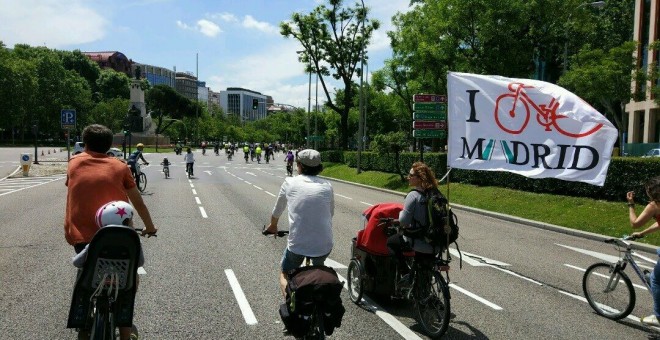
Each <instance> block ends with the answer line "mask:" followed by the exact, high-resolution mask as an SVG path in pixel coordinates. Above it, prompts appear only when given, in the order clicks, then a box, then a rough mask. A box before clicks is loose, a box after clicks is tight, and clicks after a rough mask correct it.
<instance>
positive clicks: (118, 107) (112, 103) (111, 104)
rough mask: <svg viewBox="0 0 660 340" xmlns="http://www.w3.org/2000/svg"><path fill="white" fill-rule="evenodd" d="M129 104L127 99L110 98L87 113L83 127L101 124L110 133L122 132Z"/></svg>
mask: <svg viewBox="0 0 660 340" xmlns="http://www.w3.org/2000/svg"><path fill="white" fill-rule="evenodd" d="M129 104H130V102H129V100H128V99H123V98H112V99H109V100H107V101H102V102H100V103H98V104H96V106H95V107H94V108H93V109H92V110H91V111H90V112H89V115H87V117H86V119H85V122H84V124H81V125H83V126H86V125H88V124H92V123H95V124H102V125H105V126H107V127H108V128H110V130H112V131H115V132H117V131H122V129H123V127H124V121H125V119H126V108H127V107H128V106H129Z"/></svg>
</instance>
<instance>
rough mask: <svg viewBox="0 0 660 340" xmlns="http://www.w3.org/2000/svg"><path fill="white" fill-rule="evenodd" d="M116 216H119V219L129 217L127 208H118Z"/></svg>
mask: <svg viewBox="0 0 660 340" xmlns="http://www.w3.org/2000/svg"><path fill="white" fill-rule="evenodd" d="M116 214H117V215H119V217H121V218H124V215H127V213H126V208H117V213H116Z"/></svg>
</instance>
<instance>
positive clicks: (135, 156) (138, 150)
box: [126, 143, 149, 186]
mask: <svg viewBox="0 0 660 340" xmlns="http://www.w3.org/2000/svg"><path fill="white" fill-rule="evenodd" d="M143 149H144V144H142V143H138V144H137V145H136V146H135V151H133V152H132V153H131V155H130V156H128V161H127V162H126V163H127V164H128V165H129V166H130V167H131V173H132V174H133V177H135V183H137V184H138V186H140V174H138V173H137V165H136V163H137V161H138V160H140V159H141V160H142V162H143V163H144V165H149V162H147V160H146V159H144V155H142V150H143Z"/></svg>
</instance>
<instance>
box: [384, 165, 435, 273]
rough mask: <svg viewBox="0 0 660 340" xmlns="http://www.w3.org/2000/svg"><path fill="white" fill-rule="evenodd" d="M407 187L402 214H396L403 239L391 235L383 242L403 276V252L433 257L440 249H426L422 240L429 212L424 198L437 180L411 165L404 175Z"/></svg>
mask: <svg viewBox="0 0 660 340" xmlns="http://www.w3.org/2000/svg"><path fill="white" fill-rule="evenodd" d="M408 185H409V186H411V187H413V190H411V191H410V192H409V193H408V195H406V198H405V200H404V203H403V210H401V212H400V213H399V224H400V225H401V227H402V228H403V229H404V232H403V235H401V234H398V233H397V234H394V235H392V236H390V237H388V238H387V248H388V250H389V252H390V255H391V256H394V257H395V258H396V260H397V264H398V266H399V273H401V275H405V274H407V273H408V271H409V268H408V266H407V265H406V263H405V258H404V256H403V251H404V250H406V249H410V248H412V249H413V250H414V251H415V252H419V253H425V254H437V253H439V252H440V251H442V249H441V247H434V246H432V245H430V244H429V243H428V242H427V240H426V238H425V237H424V233H423V232H422V230H423V229H426V228H427V227H428V226H429V217H428V215H429V210H428V206H427V202H428V200H427V195H426V193H430V192H432V191H438V192H439V190H438V180H437V179H436V178H435V174H434V173H433V170H431V168H430V167H429V166H428V165H426V164H424V163H422V162H415V163H414V164H413V165H412V167H411V168H410V172H409V173H408Z"/></svg>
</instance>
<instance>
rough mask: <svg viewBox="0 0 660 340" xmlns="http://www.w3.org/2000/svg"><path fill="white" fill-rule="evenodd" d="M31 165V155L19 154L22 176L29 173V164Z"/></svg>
mask: <svg viewBox="0 0 660 340" xmlns="http://www.w3.org/2000/svg"><path fill="white" fill-rule="evenodd" d="M31 163H32V154H30V153H22V154H21V167H22V168H23V176H27V175H28V172H29V171H30V164H31Z"/></svg>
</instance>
